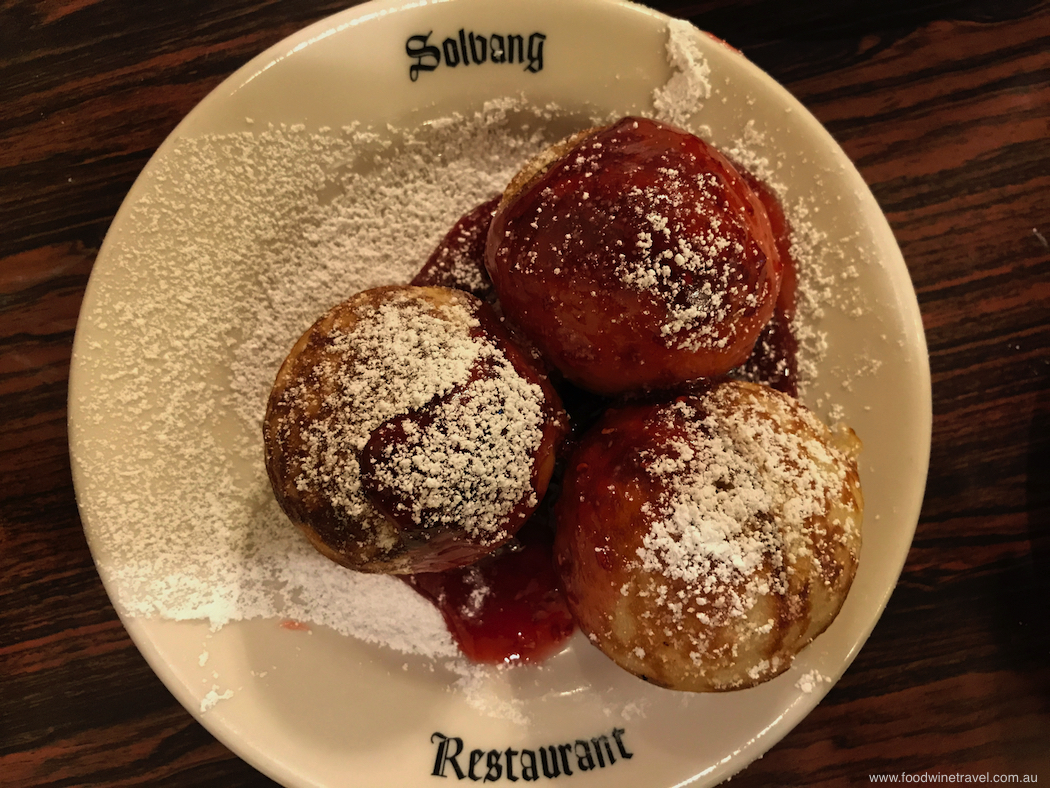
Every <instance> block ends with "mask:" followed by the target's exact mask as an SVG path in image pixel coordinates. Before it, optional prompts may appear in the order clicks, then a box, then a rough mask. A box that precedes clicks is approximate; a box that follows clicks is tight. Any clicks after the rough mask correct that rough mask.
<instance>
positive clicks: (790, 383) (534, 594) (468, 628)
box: [404, 168, 798, 664]
mask: <svg viewBox="0 0 1050 788" xmlns="http://www.w3.org/2000/svg"><path fill="white" fill-rule="evenodd" d="M738 169H739V171H740V172H741V174H742V175H743V177H744V179H745V180H746V181H747V184H748V185H749V186H750V187H751V189H752V190H753V191H754V193H755V194H756V195H757V196H758V198H759V200H760V201H761V203H762V205H763V207H764V208H765V210H766V213H767V214H768V216H769V221H770V225H771V226H772V230H773V235H774V239H775V243H776V246H777V251H778V252H779V255H780V259H781V262H782V263H783V273H782V279H781V285H780V292H779V296H778V298H777V301H776V307H775V309H774V312H773V316H772V318H771V320H770V321H769V323H768V324H767V325H766V327H765V328H764V329H763V331H762V333H761V335H760V336H759V339H758V341H757V342H756V344H755V348H754V350H753V352H752V354H751V356H750V358H749V359H748V360H747V362H746V363H745V364H743V365H742V366H741V367H740V368H739V369H738V370H737V372H739V373H740V374H741V375H742V376H743V377H745V378H747V379H749V380H752V381H755V382H758V383H763V384H765V385H767V386H770V387H771V388H774V389H777V390H779V391H782V392H784V393H787V394H789V395H791V396H797V392H798V361H797V353H798V342H797V340H796V338H795V335H794V334H793V332H792V329H791V321H792V318H793V317H794V313H795V298H796V281H797V265H796V261H795V259H794V257H793V256H792V254H791V242H790V227H789V226H788V223H787V219H786V217H785V215H784V210H783V207H782V206H781V205H780V202H779V200H778V199H777V197H776V195H775V194H774V193H773V191H772V190H771V189H770V188H769V187H768V186H767V185H766V184H765V183H763V182H762V181H760V180H759V179H758V178H756V177H754V176H753V175H750V174H749V173H747V172H746V171H745V170H744V169H743V168H738ZM497 203H498V199H497V200H489V201H486V202H485V203H482V204H481V205H479V206H477V207H476V208H474V209H473V210H472V211H470V212H468V213H467V214H466V215H464V217H463V218H462V219H461V220H460V221H459V222H458V223H457V224H456V225H455V227H454V228H453V230H452V231H450V232H449V234H448V235H447V236H446V238H445V240H443V241H442V244H441V245H440V246H439V248H438V250H436V251H435V253H434V255H432V256H431V258H430V261H428V263H427V265H426V266H425V267H424V268H423V270H421V271H420V273H419V274H417V276H416V279H415V280H413V282H414V283H424V281H423V280H424V279H425V280H426V281H425V283H426V284H435V285H444V286H447V287H459V288H461V289H472V288H470V287H466V286H464V280H465V279H467V278H469V277H468V275H467V274H465V273H464V272H467V271H470V272H476V271H478V270H479V269H480V271H482V272H483V271H484V267H483V265H484V264H483V259H484V244H483V243H479V242H478V238H482V239H483V238H484V235H485V232H486V230H487V227H488V225H489V223H490V221H491V217H492V214H493V211H494V210H495V206H496V204H497ZM442 249H444V251H442ZM453 260H454V263H455V264H454V265H453V264H452V262H451V261H453ZM483 292H484V291H482V292H480V293H477V294H478V295H482V297H486V296H485V295H484V294H483ZM490 297H491V296H490ZM558 388H559V390H560V394H561V395H562V399H563V400H564V404H565V407H566V409H567V410H568V411H569V413H570V417H571V420H572V422H573V424H574V426H575V428H576V431H577V434H579V432H580V431H581V430H582V429H585V428H586V427H587V426H589V425H590V424H591V423H593V422H594V421H595V420H596V419H597V418H598V417H599V416H600V414H601V411H602V410H604V408H605V406H606V405H608V404H609V402H610V400H608V399H607V398H604V397H601V396H599V395H596V394H593V393H591V392H588V391H586V390H584V389H580V388H578V387H576V386H573V385H572V384H570V383H566V382H564V381H562V382H561V383H560V385H559V386H558ZM552 486H553V487H555V488H557V486H558V485H557V484H552ZM552 497H554V496H552V495H548V496H547V498H548V499H550V498H552ZM549 503H550V500H545V501H544V503H543V505H542V506H541V510H540V511H539V512H537V515H536V516H534V517H533V518H532V519H531V520H530V521H529V522H527V523H526V524H525V526H524V527H523V528H522V530H521V531H519V532H518V534H517V536H516V538H515V539H514V540H513V541H512V542H511V543H509V544H508V545H505V546H504V547H502V548H500V549H499V550H497V551H496V552H495V553H493V554H492V555H489V556H486V557H485V558H482V559H481V560H480V561H478V562H476V563H474V564H472V565H470V566H466V567H463V568H460V569H454V570H450V571H446V572H435V573H425V574H415V575H409V576H406V577H405V578H404V579H405V580H406V582H408V584H409V585H411V586H412V587H413V588H414V589H415V590H416V591H417V592H419V593H420V594H422V595H423V596H424V597H426V598H427V599H429V600H430V601H431V602H432V603H433V604H434V605H435V606H436V607H437V608H438V610H440V611H441V614H442V616H443V617H444V619H445V622H446V625H447V626H448V628H449V631H450V632H451V633H452V636H453V638H454V639H455V641H456V643H457V644H458V646H459V648H460V650H461V651H462V652H463V654H464V656H466V657H467V658H469V659H471V660H473V661H475V662H480V663H490V664H492V663H497V664H498V663H517V662H525V663H528V662H541V661H543V660H544V659H546V658H547V657H549V656H551V655H553V654H554V653H556V652H557V651H558V649H559V648H560V647H561V646H562V644H563V643H564V642H565V641H566V640H567V639H568V638H569V636H570V635H571V634H572V633H573V632H574V631H575V622H574V621H573V618H572V615H571V613H570V612H569V609H568V605H567V603H566V602H565V599H564V596H563V595H562V592H561V590H560V582H559V578H558V575H557V571H556V569H555V567H554V560H553V545H552V543H553V533H552V529H551V526H550V524H549V522H548V518H547V517H546V516H544V513H545V510H546V509H547V508H548V504H549Z"/></svg>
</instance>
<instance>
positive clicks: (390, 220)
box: [74, 23, 826, 713]
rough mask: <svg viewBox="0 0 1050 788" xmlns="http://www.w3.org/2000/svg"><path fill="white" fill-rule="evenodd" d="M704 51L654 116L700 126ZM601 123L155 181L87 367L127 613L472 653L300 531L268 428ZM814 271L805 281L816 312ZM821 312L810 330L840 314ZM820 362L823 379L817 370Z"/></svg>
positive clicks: (191, 146) (241, 151)
mask: <svg viewBox="0 0 1050 788" xmlns="http://www.w3.org/2000/svg"><path fill="white" fill-rule="evenodd" d="M690 36H695V31H692V29H691V28H690V27H689V26H688V25H687V24H686V23H672V24H671V27H670V39H669V44H668V45H669V53H670V54H669V62H671V64H672V66H673V68H674V76H673V77H672V79H671V81H670V82H668V84H667V85H666V86H664V88H663V89H662V90H660V91H658V92H657V94H656V95H655V96H654V108H655V114H656V115H657V116H660V117H662V118H663V119H667V120H670V121H672V122H679V123H680V124H681V125H685V124H686V121H687V120H688V119H689V118H690V117H692V116H693V114H694V113H695V112H697V111H698V110H699V109H700V108H701V100H703V99H706V98H707V97H708V96H709V95H710V91H711V85H710V82H709V76H710V69H709V68H708V66H707V63H706V62H705V61H704V59H703V57H702V55H701V54H700V53H699V50H698V49H697V47H696V44H695V42H693V41H691V39H690ZM593 120H594V119H592V118H589V117H580V116H576V117H574V116H571V115H570V114H569V113H560V114H553V113H552V111H551V110H550V109H548V108H533V107H531V106H529V105H528V104H527V103H526V102H522V101H519V100H510V99H505V100H504V99H501V100H498V101H493V102H489V103H486V104H485V105H484V106H482V107H481V108H480V109H479V110H478V111H477V113H476V114H473V115H470V116H465V117H450V118H447V119H445V120H444V121H443V122H441V123H435V124H432V125H431V126H429V127H428V128H425V129H420V130H403V129H382V130H376V129H363V128H356V127H354V128H346V129H342V130H338V131H335V132H332V131H323V132H321V131H317V132H314V131H310V130H307V129H306V128H305V127H303V126H269V127H266V128H258V129H256V130H253V131H252V132H250V133H237V134H224V135H221V136H205V137H195V138H186V137H181V138H178V139H176V140H175V141H174V143H173V144H172V145H171V146H170V148H169V149H168V150H167V152H166V155H165V156H164V157H163V158H161V159H158V160H157V161H155V162H154V163H153V164H152V165H151V168H150V170H149V172H148V173H147V175H148V177H146V178H145V179H144V181H143V185H142V187H141V188H139V189H138V190H137V192H136V194H135V199H134V201H133V202H132V203H130V204H129V205H128V206H127V208H126V211H127V216H128V221H127V222H125V224H128V223H129V222H130V223H131V224H133V225H134V231H133V232H126V233H124V234H123V235H122V236H121V238H120V240H119V241H114V242H113V245H112V246H111V247H110V249H109V261H110V262H111V263H112V264H113V265H112V270H113V271H114V272H115V273H114V275H113V276H110V277H108V278H107V279H105V280H99V281H97V282H93V290H92V292H91V294H90V297H91V300H90V303H89V307H90V308H89V310H88V313H89V318H90V319H89V320H88V322H87V329H89V330H86V331H85V334H84V339H83V341H82V342H81V343H80V345H79V346H78V358H77V363H78V364H79V365H81V380H82V381H87V383H88V384H89V385H87V386H86V387H85V388H82V389H81V393H80V394H79V396H80V397H82V399H80V400H78V401H77V402H76V403H75V405H76V407H77V413H78V417H79V425H78V431H77V434H76V450H75V457H74V460H75V465H76V467H77V468H82V469H87V470H88V471H89V472H87V473H83V474H81V476H80V478H78V497H79V498H80V502H81V505H82V506H83V507H84V509H85V511H86V512H90V513H91V516H90V528H89V533H90V537H91V541H92V548H93V550H94V552H95V555H96V557H97V560H98V561H99V564H100V568H101V569H102V571H103V574H104V576H105V577H106V579H107V583H108V584H109V587H110V590H111V592H112V595H113V598H114V600H115V602H116V603H117V604H118V605H119V606H120V608H121V611H122V613H124V614H127V615H132V616H156V617H162V618H165V619H170V620H190V619H202V620H207V621H210V622H211V624H212V626H213V627H220V626H222V625H224V624H226V623H227V622H230V621H239V620H246V619H252V618H259V617H263V618H274V619H278V618H291V619H296V620H301V621H308V622H310V623H311V624H313V625H317V626H324V627H330V628H332V629H334V630H335V631H337V632H340V633H343V634H345V635H348V636H352V637H354V638H358V639H360V640H363V641H366V642H370V643H377V644H381V645H383V646H386V647H389V648H392V649H396V650H399V651H404V652H407V653H420V654H425V655H427V656H431V657H435V658H439V659H444V658H452V657H454V656H455V655H456V654H457V651H456V648H455V646H454V644H453V643H452V641H451V638H450V637H449V635H448V633H447V631H446V630H445V627H444V624H443V622H442V620H441V617H440V615H439V614H438V613H437V612H436V611H435V610H434V608H433V607H432V606H431V605H430V604H429V603H427V602H425V601H423V600H422V599H421V598H419V597H418V596H417V594H416V593H415V592H414V591H412V590H411V589H410V588H408V587H407V586H405V585H404V584H402V583H400V582H398V581H395V580H392V579H390V578H386V577H377V576H371V575H362V574H357V573H353V572H349V571H346V570H343V569H341V568H340V567H337V566H335V565H334V564H332V562H330V561H329V560H328V559H326V558H324V557H322V556H320V555H319V554H318V553H316V551H314V549H313V548H312V547H311V546H310V545H309V544H308V543H307V542H306V541H305V540H304V539H303V538H302V537H301V535H300V534H299V533H298V532H296V531H295V530H294V529H292V528H290V527H289V524H288V522H287V519H286V518H285V516H284V515H283V513H282V512H281V511H280V510H279V508H278V507H277V505H276V503H275V501H274V500H273V495H272V492H271V491H270V488H269V482H268V480H267V478H266V475H265V470H264V468H263V465H262V461H261V446H260V440H259V425H260V420H261V417H262V414H263V411H264V406H265V401H266V397H267V395H268V393H269V391H270V387H271V385H272V383H273V376H274V374H275V372H276V370H277V369H278V367H279V366H280V363H281V361H282V359H283V358H284V356H285V354H286V353H287V351H288V349H289V348H290V347H291V345H292V344H293V343H294V341H295V339H296V338H297V337H298V336H299V335H300V334H301V333H302V332H303V331H304V330H305V329H306V328H307V327H308V326H309V325H310V324H311V323H312V322H313V321H314V320H315V319H316V317H317V316H318V315H319V314H321V313H322V312H324V311H325V310H326V309H327V308H329V307H330V306H332V305H333V304H335V303H337V302H339V301H341V300H343V299H344V298H346V297H347V296H348V295H349V294H351V293H354V292H357V291H360V290H363V289H366V288H369V287H375V286H379V285H384V284H393V283H400V282H406V281H408V280H409V279H410V278H411V277H412V275H413V274H414V273H415V272H416V270H417V269H418V267H419V266H420V264H421V263H422V262H423V261H424V260H425V259H426V256H427V255H428V254H429V253H430V251H431V250H432V249H433V247H434V245H435V244H436V243H437V241H438V240H439V239H440V238H441V236H442V235H443V234H444V233H445V232H446V231H447V230H448V228H449V226H451V224H452V223H453V222H454V221H455V220H456V219H457V218H458V217H459V216H460V215H461V214H462V213H463V212H464V211H465V210H467V209H469V208H471V207H472V206H473V205H475V204H476V203H478V202H480V201H481V200H482V199H485V198H487V197H489V196H490V195H492V194H493V193H496V192H499V191H501V190H502V189H503V187H504V186H505V185H506V183H507V182H508V180H509V179H510V178H511V176H512V175H513V174H514V173H515V172H516V171H517V170H518V168H519V167H520V165H521V164H522V163H524V162H525V161H526V160H527V159H529V158H530V157H532V156H534V155H536V154H537V153H538V152H539V151H540V150H541V149H542V148H544V147H545V146H546V145H547V144H548V143H550V142H553V141H555V140H556V139H558V138H560V137H561V135H562V133H563V132H564V131H565V130H566V129H567V128H582V127H585V126H588V125H593ZM602 120H604V119H602ZM256 126H262V124H256ZM526 126H527V128H526ZM253 128H254V127H253ZM537 129H539V130H538V131H537ZM757 134H758V132H756V135H757ZM752 142H755V141H754V140H747V139H742V141H741V143H740V145H738V146H737V148H736V149H735V150H734V158H735V159H737V160H743V161H745V163H747V155H746V154H747V152H748V150H749V149H751V147H753V148H754V149H758V148H760V147H761V145H760V144H758V143H757V142H755V145H754V146H752ZM749 146H750V147H749ZM756 172H757V173H758V174H759V175H760V176H763V177H765V176H766V175H767V174H770V173H771V172H772V169H771V170H770V173H766V172H765V171H763V170H762V168H761V167H756ZM782 196H785V197H787V198H788V199H787V201H786V207H787V208H788V210H789V213H790V214H791V218H792V227H793V229H794V232H795V235H796V238H798V239H801V240H800V241H799V244H800V246H799V248H800V250H801V251H802V252H804V253H806V255H808V257H809V258H812V259H816V258H817V257H818V256H819V254H820V253H822V246H821V245H822V243H823V239H822V238H821V237H820V236H819V234H817V233H815V232H813V233H807V224H806V222H805V216H804V212H803V211H804V209H805V206H804V205H802V204H801V202H799V201H798V200H797V198H796V197H793V196H792V195H790V194H787V193H786V192H784V193H783V194H782ZM796 208H798V210H796ZM653 229H654V231H656V232H659V229H658V228H657V227H656V226H655V224H654V228H653ZM640 240H641V239H640ZM806 259H807V258H806V257H805V256H803V257H802V258H800V260H801V261H802V262H803V263H805V260H806ZM811 270H814V269H810V268H807V267H806V265H805V264H803V266H802V270H801V272H800V273H801V275H802V279H803V283H804V285H805V286H804V287H803V288H802V289H800V294H801V295H802V298H803V299H806V298H809V296H807V295H805V294H806V293H807V292H809V291H807V290H806V287H808V283H810V282H813V281H814V280H813V278H812V277H811V276H810V271H811ZM812 292H814V293H815V295H813V296H812V302H813V304H814V305H815V306H814V307H813V308H812V309H800V311H799V318H798V319H799V321H800V324H801V323H804V322H805V321H807V320H810V319H812V318H813V317H814V315H816V314H817V312H818V310H819V308H820V304H821V303H823V302H824V301H825V300H826V298H825V296H824V295H823V294H822V293H821V291H819V289H818V290H814V291H812ZM808 330H812V329H811V328H810V329H808ZM810 347H811V350H812V351H813V352H811V353H810V354H809V355H808V356H806V358H807V359H811V358H813V357H814V356H815V355H817V354H819V347H817V344H816V343H814V344H813V345H811V346H810ZM84 391H86V392H87V394H84V393H83V392H84ZM213 690H214V696H212V695H210V694H209V696H208V698H207V700H208V702H209V704H210V703H212V702H214V701H217V700H218V699H219V698H220V697H221V693H220V692H219V690H220V688H219V687H214V688H213ZM202 710H203V707H202ZM515 713H518V710H516V711H515Z"/></svg>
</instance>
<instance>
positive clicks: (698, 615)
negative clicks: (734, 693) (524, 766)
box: [556, 382, 863, 692]
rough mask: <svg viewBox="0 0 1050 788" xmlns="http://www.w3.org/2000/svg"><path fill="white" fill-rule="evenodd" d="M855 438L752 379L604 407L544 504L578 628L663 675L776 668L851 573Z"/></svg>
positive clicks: (636, 665) (732, 674) (857, 498)
mask: <svg viewBox="0 0 1050 788" xmlns="http://www.w3.org/2000/svg"><path fill="white" fill-rule="evenodd" d="M858 450H859V441H857V439H856V436H855V435H854V434H853V433H852V431H850V430H849V429H848V428H845V427H843V428H840V429H839V431H838V432H837V433H833V432H832V431H831V430H829V429H828V428H827V427H826V426H824V425H823V424H821V423H820V422H819V420H817V419H816V418H815V417H814V416H813V415H812V414H810V413H809V412H808V411H806V410H805V409H804V408H802V406H801V405H799V404H798V403H797V402H796V401H794V400H792V399H791V398H789V397H787V396H786V395H783V394H780V393H779V392H775V391H773V390H772V389H768V388H765V387H761V386H756V385H754V384H750V383H740V382H726V383H722V384H720V385H718V386H716V387H714V388H713V389H712V390H711V391H710V392H709V393H707V394H704V395H700V396H687V397H679V398H678V399H677V400H674V401H665V402H663V403H660V404H657V405H632V406H628V407H624V408H621V409H617V410H614V411H611V412H610V413H608V414H607V415H606V417H605V418H603V419H602V420H601V421H600V422H599V423H598V425H596V427H595V428H594V429H593V430H592V431H591V432H590V433H589V434H588V436H587V437H585V439H584V440H583V441H582V442H581V446H580V448H579V450H578V451H577V452H576V453H575V454H574V456H573V457H572V458H571V460H570V462H569V470H568V472H567V474H566V479H565V484H564V489H563V493H562V498H561V500H560V501H559V504H558V528H559V530H558V540H557V545H556V555H557V558H558V563H559V570H560V572H561V576H562V579H563V582H564V585H565V590H566V594H567V597H568V599H569V604H570V607H571V609H572V611H573V614H574V616H575V617H576V619H577V622H578V623H579V624H580V627H581V629H583V631H584V632H585V633H586V634H587V635H588V636H589V637H590V639H591V640H592V642H594V643H595V644H596V645H597V646H598V647H599V648H600V649H601V650H602V651H604V652H605V653H606V654H607V655H608V656H609V657H611V658H612V659H613V660H614V661H615V662H617V664H619V665H620V666H621V667H623V668H625V669H627V670H628V671H631V672H632V673H635V674H636V675H638V676H641V677H642V678H644V679H646V680H647V681H651V682H653V683H655V684H659V685H660V686H664V687H668V688H671V689H676V690H689V691H694V692H698V691H700V692H702V691H721V690H730V689H740V688H744V687H750V686H754V685H755V684H758V683H761V682H763V681H766V680H768V679H770V678H772V677H774V676H776V675H778V674H779V673H781V672H783V671H784V670H786V669H787V668H788V667H789V666H790V665H791V661H792V659H793V658H794V656H795V655H796V654H797V653H798V651H799V650H800V649H802V648H803V647H804V646H805V645H806V644H808V643H809V642H810V641H812V640H813V638H815V637H816V636H817V635H819V634H820V633H821V632H823V631H824V630H825V629H826V628H827V627H828V626H829V625H830V623H831V622H832V621H833V620H834V618H835V616H836V615H837V614H838V612H839V610H840V609H841V606H842V603H843V601H844V600H845V597H846V594H847V592H848V590H849V587H850V584H851V583H852V580H853V577H854V575H855V573H856V569H857V563H858V559H859V555H860V544H861V533H860V532H861V519H862V511H863V501H862V496H861V491H860V482H859V477H858V472H857V465H856V453H857V451H858Z"/></svg>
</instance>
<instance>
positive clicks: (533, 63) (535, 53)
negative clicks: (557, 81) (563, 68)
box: [525, 33, 547, 74]
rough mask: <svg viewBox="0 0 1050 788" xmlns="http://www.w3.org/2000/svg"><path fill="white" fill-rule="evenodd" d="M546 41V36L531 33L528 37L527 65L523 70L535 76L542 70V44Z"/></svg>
mask: <svg viewBox="0 0 1050 788" xmlns="http://www.w3.org/2000/svg"><path fill="white" fill-rule="evenodd" d="M546 40H547V36H545V35H543V33H533V34H532V35H531V36H529V65H528V66H527V67H526V68H525V70H526V71H531V72H532V73H533V74H535V73H536V72H538V71H542V70H543V42H544V41H546Z"/></svg>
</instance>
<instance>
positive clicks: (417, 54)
mask: <svg viewBox="0 0 1050 788" xmlns="http://www.w3.org/2000/svg"><path fill="white" fill-rule="evenodd" d="M433 32H434V31H433V30H431V31H430V32H429V33H427V34H426V35H425V36H409V39H408V41H406V42H405V52H407V53H408V56H409V57H410V58H412V59H413V60H415V61H416V62H415V63H413V64H412V65H411V66H409V67H408V78H409V79H411V80H412V81H413V82H415V81H416V80H417V79H419V72H420V71H433V70H434V69H436V68H437V67H438V66H439V65H441V50H440V49H438V48H437V47H435V46H430V45H429V44H428V43H427V39H428V38H430V36H431V35H432V34H433Z"/></svg>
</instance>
